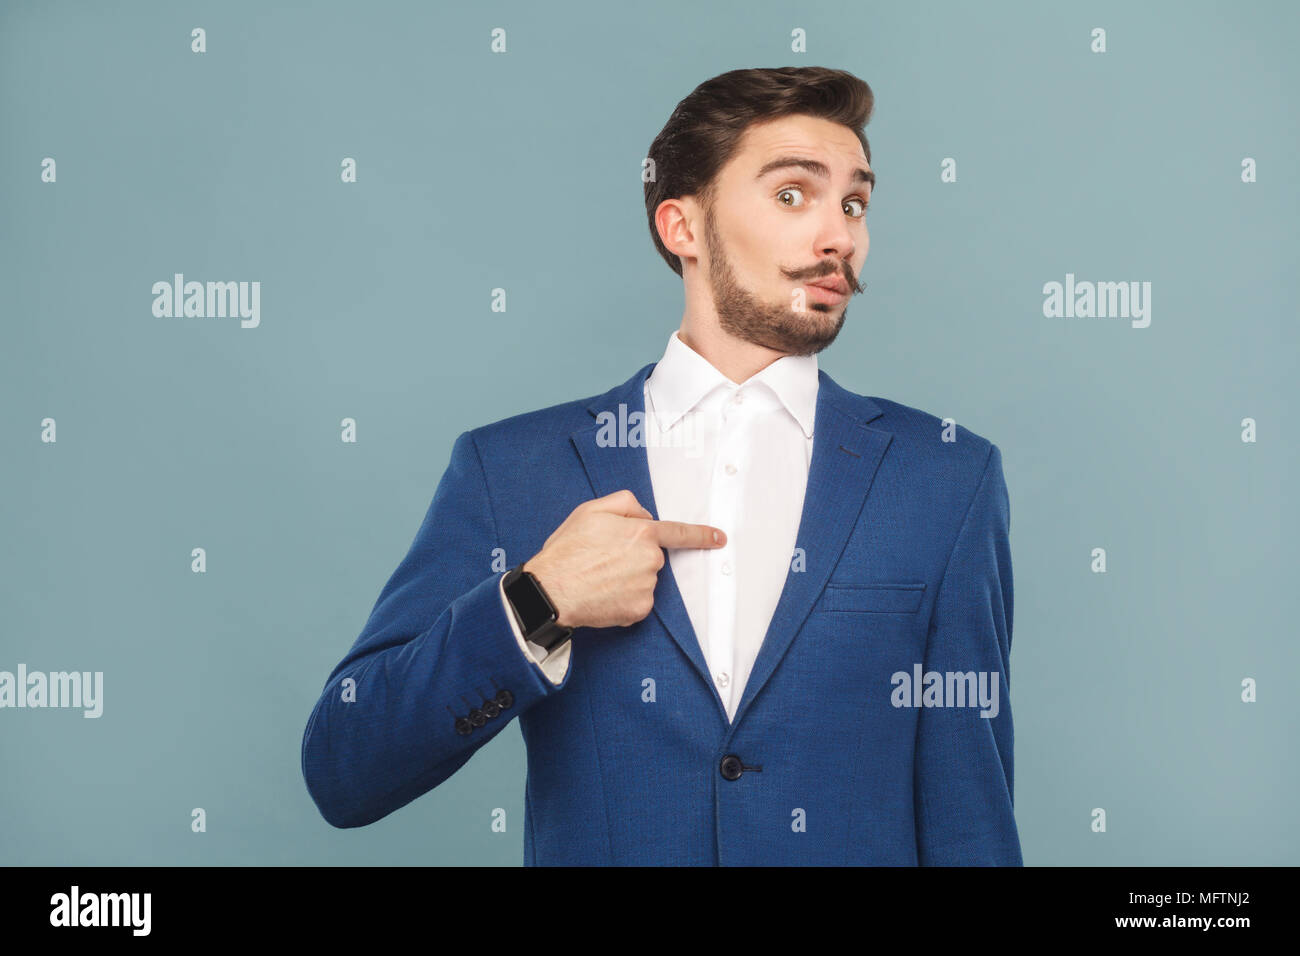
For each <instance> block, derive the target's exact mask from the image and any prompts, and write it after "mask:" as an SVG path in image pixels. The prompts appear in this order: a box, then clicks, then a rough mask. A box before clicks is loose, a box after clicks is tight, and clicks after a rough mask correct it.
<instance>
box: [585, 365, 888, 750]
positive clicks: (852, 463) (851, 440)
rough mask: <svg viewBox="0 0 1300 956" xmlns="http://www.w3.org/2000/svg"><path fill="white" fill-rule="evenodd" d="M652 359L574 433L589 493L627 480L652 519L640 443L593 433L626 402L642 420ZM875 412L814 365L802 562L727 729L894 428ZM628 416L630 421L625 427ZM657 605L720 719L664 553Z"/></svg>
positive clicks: (852, 516)
mask: <svg viewBox="0 0 1300 956" xmlns="http://www.w3.org/2000/svg"><path fill="white" fill-rule="evenodd" d="M653 368H654V363H652V364H650V365H647V366H645V367H644V368H642V369H641V370H640V371H638V372H637V373H636V374H635V375H633V376H632V378H630V379H628V380H627V381H626V382H624V383H623V384H622V385H618V386H616V387H614V388H612V389H610V390H609V391H608V392H606V393H605V394H604V395H601V396H598V397H597V398H595V399H593V400H592V401H591V402H590V403H589V404H588V406H587V408H588V410H589V411H590V412H591V413H592V415H593V417H596V420H594V421H593V422H592V423H591V424H590V425H586V426H583V427H582V428H579V429H578V430H577V431H575V432H574V433H573V435H572V436H571V437H572V441H573V444H574V447H575V448H576V449H577V452H578V455H579V456H580V457H581V459H582V463H583V466H584V467H585V468H586V471H587V478H588V480H589V481H590V482H591V488H592V491H593V492H594V493H595V496H596V497H598V498H600V497H604V496H605V495H609V494H613V493H614V492H615V491H618V490H620V489H623V488H627V489H628V490H630V491H631V492H632V494H634V495H636V500H637V501H639V502H641V504H642V505H643V506H644V507H645V508H646V509H647V510H648V511H649V512H650V513H651V514H653V515H654V517H655V518H656V520H657V519H658V518H659V509H658V506H657V505H656V504H655V500H654V488H653V486H652V484H651V481H650V466H649V461H648V459H647V457H646V450H645V445H644V443H641V444H639V445H631V444H630V443H626V444H625V443H620V444H619V445H616V446H613V447H602V446H601V444H599V443H598V441H597V437H598V435H599V434H600V426H601V422H600V420H599V416H600V415H601V414H602V413H608V414H609V415H611V416H613V418H614V420H615V422H616V423H617V427H618V428H619V429H620V430H621V428H622V422H623V421H624V420H626V419H628V418H631V416H632V413H633V412H639V413H640V415H638V416H637V418H638V419H640V420H641V423H642V425H644V416H645V392H644V388H645V380H646V378H647V377H648V376H649V374H650V372H651V370H653ZM881 414H882V411H881V408H880V406H878V405H877V404H876V403H875V402H873V401H872V400H871V399H870V398H867V397H865V396H862V395H855V394H853V393H852V392H849V391H846V390H845V389H843V388H841V387H840V386H839V385H837V384H836V383H835V382H834V381H833V380H832V379H831V377H830V376H829V375H827V374H826V373H825V372H824V371H819V372H818V388H817V413H816V416H815V421H814V424H813V450H812V460H811V462H810V463H809V467H808V486H807V490H806V491H805V493H804V503H803V513H802V515H801V516H800V520H799V532H798V535H797V538H796V547H798V548H802V549H803V554H804V561H805V570H803V571H793V570H792V571H790V572H788V573H787V575H786V581H785V587H784V588H783V589H782V591H781V597H780V599H779V601H778V602H777V606H776V610H775V612H773V614H772V620H771V623H770V624H769V625H768V628H767V633H766V635H765V636H764V638H763V644H762V646H761V647H760V648H759V652H758V657H757V659H756V660H755V661H754V668H753V670H752V671H751V672H750V675H749V680H748V681H747V682H746V683H745V692H744V695H743V696H742V697H741V700H740V706H739V707H737V709H736V718H735V720H734V721H732V722H731V727H732V729H734V728H735V727H737V726H738V725H739V724H740V721H741V718H743V717H744V715H745V711H746V710H747V709H748V707H749V705H750V703H751V702H752V701H753V700H754V698H755V697H756V696H757V695H758V693H759V692H760V691H761V690H762V689H763V686H764V685H765V684H766V683H767V681H768V680H769V678H771V676H772V673H773V672H774V671H775V670H776V667H777V665H778V664H779V663H780V662H781V658H782V657H784V656H785V652H786V650H787V649H788V648H789V646H790V643H791V641H793V640H794V635H795V634H796V633H797V632H798V630H799V628H800V627H802V625H803V622H804V620H805V619H806V618H807V617H808V614H809V613H810V612H811V611H812V607H813V604H814V603H816V601H817V598H818V597H819V596H820V595H821V593H822V591H823V590H824V589H825V587H826V582H827V581H829V580H830V576H831V571H832V570H833V569H834V567H835V565H836V564H837V563H838V562H839V559H840V555H841V553H842V552H843V551H844V546H845V544H846V543H847V542H848V538H849V534H850V533H851V532H852V530H853V526H854V525H855V524H856V523H857V519H858V515H859V514H860V513H861V511H862V506H863V504H864V503H865V501H866V499H867V494H868V492H869V491H870V489H871V483H872V480H873V479H874V478H875V474H876V469H877V468H878V467H879V465H880V461H881V459H882V458H883V457H884V454H885V449H886V448H888V447H889V443H890V441H891V439H892V437H893V436H892V435H891V434H890V433H889V432H887V431H883V430H880V429H874V428H868V427H866V423H867V422H869V421H871V420H872V419H874V418H877V417H879V416H880V415H881ZM634 424H635V422H634V421H629V422H628V424H627V430H628V431H629V432H630V431H631V429H632V428H633V426H634ZM654 613H655V614H656V615H657V616H658V618H659V620H660V622H661V623H662V624H663V626H664V628H665V629H666V630H667V631H668V633H669V634H670V635H671V636H672V639H673V640H674V641H676V643H677V646H678V647H680V648H681V650H682V653H683V654H685V655H686V657H687V658H688V659H689V660H690V661H691V663H692V664H693V665H694V667H695V669H696V671H697V672H698V673H699V675H700V679H701V680H702V681H703V682H704V685H705V686H706V687H708V688H709V691H710V693H711V694H712V695H713V699H714V701H715V702H716V704H717V706H718V710H719V712H720V713H721V714H722V719H723V722H724V723H725V722H726V720H727V713H726V708H725V707H724V706H723V704H722V698H721V697H720V696H719V695H718V691H717V688H715V687H714V685H713V681H712V680H711V679H710V677H709V668H708V664H707V662H706V661H705V659H704V653H703V651H702V650H701V649H700V642H699V638H698V637H697V636H696V634H695V629H694V628H693V627H691V621H690V617H689V615H688V614H687V613H686V605H685V604H684V603H683V601H682V596H681V592H680V590H679V589H678V587H677V581H676V579H675V578H674V577H673V573H672V566H671V563H670V562H668V561H666V560H665V562H664V566H663V568H662V569H661V570H660V572H659V583H658V584H657V586H656V587H655V601H654Z"/></svg>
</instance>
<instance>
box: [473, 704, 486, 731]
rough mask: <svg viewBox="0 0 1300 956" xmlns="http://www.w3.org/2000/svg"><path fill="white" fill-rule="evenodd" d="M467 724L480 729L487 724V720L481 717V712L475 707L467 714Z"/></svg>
mask: <svg viewBox="0 0 1300 956" xmlns="http://www.w3.org/2000/svg"><path fill="white" fill-rule="evenodd" d="M469 722H470V723H471V724H473V725H474V726H475V727H482V726H483V725H484V724H486V723H487V718H486V717H484V716H483V711H481V710H479V709H478V708H477V707H475V708H474V709H473V710H471V711H470V712H469Z"/></svg>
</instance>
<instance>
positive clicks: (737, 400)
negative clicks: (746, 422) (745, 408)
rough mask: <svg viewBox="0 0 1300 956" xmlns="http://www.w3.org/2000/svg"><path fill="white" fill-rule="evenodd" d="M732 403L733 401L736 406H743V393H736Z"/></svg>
mask: <svg viewBox="0 0 1300 956" xmlns="http://www.w3.org/2000/svg"><path fill="white" fill-rule="evenodd" d="M732 401H734V402H735V403H736V404H737V405H743V404H745V396H744V394H743V393H741V392H737V393H736V397H735V398H734V399H732Z"/></svg>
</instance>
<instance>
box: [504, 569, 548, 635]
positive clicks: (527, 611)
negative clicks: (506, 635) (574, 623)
mask: <svg viewBox="0 0 1300 956" xmlns="http://www.w3.org/2000/svg"><path fill="white" fill-rule="evenodd" d="M506 597H508V598H510V603H511V604H513V605H514V606H515V610H516V611H517V612H518V613H519V617H520V618H521V619H522V621H523V629H524V633H525V634H530V633H532V632H533V631H535V630H537V629H538V628H539V627H541V626H542V625H543V624H545V623H546V622H547V621H549V620H550V619H551V617H552V612H551V606H550V605H549V604H547V603H546V599H545V598H544V597H542V594H541V592H540V591H539V590H537V586H536V585H535V584H533V580H532V578H530V577H529V576H528V575H527V574H521V575H519V577H518V578H516V579H515V580H514V581H513V582H512V583H510V584H509V585H507V586H506Z"/></svg>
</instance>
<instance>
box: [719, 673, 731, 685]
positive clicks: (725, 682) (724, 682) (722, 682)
mask: <svg viewBox="0 0 1300 956" xmlns="http://www.w3.org/2000/svg"><path fill="white" fill-rule="evenodd" d="M717 681H718V686H719V687H726V686H727V685H728V684H729V683H731V678H730V677H728V676H727V675H726V674H719V675H718V677H717Z"/></svg>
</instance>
